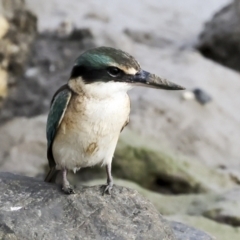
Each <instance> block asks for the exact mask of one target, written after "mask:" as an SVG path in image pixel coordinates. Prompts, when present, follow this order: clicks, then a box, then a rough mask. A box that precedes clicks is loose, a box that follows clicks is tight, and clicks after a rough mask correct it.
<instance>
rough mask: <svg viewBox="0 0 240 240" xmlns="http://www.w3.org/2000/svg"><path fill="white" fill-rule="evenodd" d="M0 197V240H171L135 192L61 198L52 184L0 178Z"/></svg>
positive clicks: (93, 191)
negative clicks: (7, 239) (8, 239)
mask: <svg viewBox="0 0 240 240" xmlns="http://www.w3.org/2000/svg"><path fill="white" fill-rule="evenodd" d="M0 192H1V193H2V194H1V195H0V226H1V228H0V236H1V239H6V238H7V236H8V237H12V238H10V239H14V238H15V239H26V240H28V239H29V240H32V239H35V240H38V239H65V240H68V239H69V240H70V239H79V240H80V239H81V240H84V239H116V240H117V239H119V240H124V239H126V240H131V239H139V240H140V239H142V240H145V239H153V240H154V239H156V240H176V238H175V236H174V233H173V231H172V230H171V227H170V226H169V223H168V222H167V221H166V220H164V219H163V217H162V216H161V215H160V214H159V213H158V212H157V210H156V209H155V208H154V207H153V205H152V204H151V203H150V202H149V201H147V200H145V199H144V198H143V197H141V196H140V195H139V194H138V193H137V191H135V190H130V189H127V188H124V187H119V186H115V187H114V189H113V193H112V196H110V195H104V196H102V190H101V188H100V187H99V186H94V187H81V188H79V189H77V190H76V192H77V193H76V194H75V195H65V194H63V193H62V192H61V191H60V189H59V187H58V186H56V185H54V184H47V183H44V182H42V181H38V180H36V179H33V178H28V177H22V176H17V175H13V174H9V173H0ZM194 239H195V238H194ZM196 240H197V238H196Z"/></svg>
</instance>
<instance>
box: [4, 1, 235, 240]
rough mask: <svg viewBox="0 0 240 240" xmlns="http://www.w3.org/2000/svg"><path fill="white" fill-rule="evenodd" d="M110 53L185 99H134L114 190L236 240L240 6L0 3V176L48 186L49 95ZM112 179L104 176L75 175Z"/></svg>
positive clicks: (150, 94)
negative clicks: (80, 67) (83, 57)
mask: <svg viewBox="0 0 240 240" xmlns="http://www.w3.org/2000/svg"><path fill="white" fill-rule="evenodd" d="M102 45H104V46H111V47H115V48H120V49H122V50H124V51H127V52H129V53H130V54H132V55H133V56H134V57H135V58H136V59H137V60H138V61H139V62H140V64H141V66H142V68H143V69H145V70H148V71H150V72H153V73H156V74H158V75H159V76H162V77H164V78H167V79H168V80H170V81H173V82H175V83H178V84H180V85H182V86H185V87H186V89H187V90H186V91H181V92H174V91H173V92H171V91H159V90H154V89H146V88H135V89H134V90H131V91H130V93H129V95H130V98H131V115H130V123H129V125H128V127H127V128H125V129H124V131H123V133H122V134H121V138H120V141H119V143H118V146H117V150H116V153H115V155H114V160H113V176H114V179H115V183H116V184H119V185H124V186H127V187H131V188H135V189H137V190H138V191H139V192H140V193H141V194H142V195H144V196H146V197H147V198H149V199H150V200H151V201H152V202H153V204H154V205H155V206H156V207H157V209H159V211H160V213H161V214H163V215H164V216H165V217H166V218H168V219H173V220H177V221H180V222H184V223H188V224H189V225H192V226H195V227H197V228H200V229H202V230H205V231H206V232H208V233H210V234H211V235H213V236H216V238H217V239H219V240H229V239H239V236H240V186H239V184H240V129H239V128H240V94H239V91H240V74H239V71H240V0H235V1H234V0H233V1H231V0H209V1H207V3H206V2H204V1H202V0H178V1H173V0H159V1H157V0H142V1H137V0H133V1H127V0H115V1H110V0H98V1H94V0H88V1H83V0H82V1H79V0H71V1H69V0H52V1H47V0H25V1H24V0H0V171H8V172H13V173H18V174H22V175H26V176H32V177H38V178H40V179H43V178H44V176H45V174H46V172H47V170H48V162H47V158H46V137H45V125H46V118H47V113H48V110H49V104H50V100H51V97H52V96H53V94H54V92H55V91H56V90H57V88H58V87H59V86H61V85H63V84H65V83H66V82H67V80H68V78H69V74H70V70H71V67H72V65H73V62H74V60H75V59H76V58H77V57H78V56H79V55H80V54H81V53H82V52H83V51H85V50H87V49H89V48H92V47H96V46H102ZM105 179H106V174H105V170H104V169H103V168H100V167H94V168H89V169H82V170H81V171H80V172H78V173H77V174H76V175H73V174H72V175H71V176H70V181H71V182H73V183H74V184H75V186H77V185H79V184H80V185H81V184H100V183H101V184H102V183H105Z"/></svg>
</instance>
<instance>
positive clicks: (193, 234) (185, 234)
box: [171, 221, 213, 240]
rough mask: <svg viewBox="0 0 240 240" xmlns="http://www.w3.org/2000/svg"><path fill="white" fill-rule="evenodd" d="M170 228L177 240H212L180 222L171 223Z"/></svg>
mask: <svg viewBox="0 0 240 240" xmlns="http://www.w3.org/2000/svg"><path fill="white" fill-rule="evenodd" d="M171 226H172V228H173V230H174V233H175V235H176V237H177V240H194V239H196V240H213V238H212V237H211V236H209V235H208V234H206V233H205V232H203V231H200V230H198V229H196V228H194V227H190V226H186V225H185V224H183V223H180V222H175V221H172V222H171Z"/></svg>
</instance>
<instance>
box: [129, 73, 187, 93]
mask: <svg viewBox="0 0 240 240" xmlns="http://www.w3.org/2000/svg"><path fill="white" fill-rule="evenodd" d="M131 80H132V81H131V82H132V83H133V84H136V85H139V86H144V87H151V88H159V89H165V90H184V89H185V88H184V87H182V86H180V85H177V84H175V83H172V82H170V81H168V80H166V79H163V78H160V77H158V76H156V75H155V74H152V73H149V72H146V71H144V70H141V71H139V72H138V73H136V74H135V75H134V76H133V77H132V79H131Z"/></svg>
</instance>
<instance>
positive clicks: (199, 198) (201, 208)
mask: <svg viewBox="0 0 240 240" xmlns="http://www.w3.org/2000/svg"><path fill="white" fill-rule="evenodd" d="M105 181H106V180H105V179H101V180H100V179H99V180H94V181H88V182H84V183H81V182H79V183H78V185H80V184H84V185H88V186H93V185H99V184H104V183H105ZM114 182H115V184H117V185H120V186H124V187H128V188H131V189H135V190H137V191H138V192H139V193H140V194H141V195H142V196H144V197H146V198H147V199H148V200H150V201H151V202H152V203H153V205H154V206H155V207H156V208H157V210H158V211H159V212H160V213H161V214H163V215H164V216H165V217H166V218H169V219H171V220H176V221H180V222H185V223H188V224H189V225H190V226H194V227H197V228H200V229H201V230H203V231H205V232H208V233H209V234H210V235H212V236H215V237H216V239H217V240H229V239H237V237H236V236H237V235H238V234H240V227H239V225H237V224H239V218H240V211H239V206H240V204H239V203H240V195H239V193H240V189H239V188H236V189H232V190H230V191H226V192H224V193H220V194H213V193H210V194H179V195H164V194H160V193H156V192H152V191H149V190H147V189H144V188H142V187H141V186H139V185H137V184H136V183H133V182H130V181H126V180H121V179H114ZM191 219H192V221H191ZM212 220H213V221H212ZM223 223H225V224H223ZM226 224H228V225H226ZM233 226H235V227H233ZM185 230H186V229H185Z"/></svg>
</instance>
